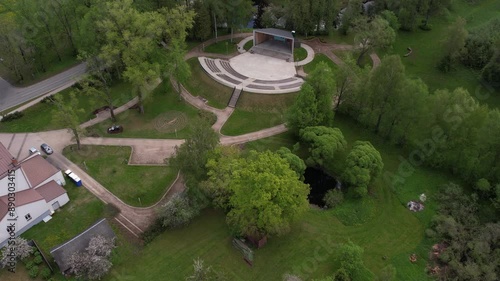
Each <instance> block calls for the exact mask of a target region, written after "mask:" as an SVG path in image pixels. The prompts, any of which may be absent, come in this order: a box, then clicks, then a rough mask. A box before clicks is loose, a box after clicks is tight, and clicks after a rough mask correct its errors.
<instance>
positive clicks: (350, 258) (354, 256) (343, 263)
mask: <svg viewBox="0 0 500 281" xmlns="http://www.w3.org/2000/svg"><path fill="white" fill-rule="evenodd" d="M363 252H364V250H363V248H361V247H360V246H358V245H356V244H354V243H353V242H352V241H350V240H349V241H348V242H347V243H345V244H341V245H340V247H339V253H340V267H341V268H343V269H345V271H346V272H347V273H348V274H349V277H350V278H351V279H352V280H357V279H358V276H359V274H360V272H361V271H362V270H363V269H365V266H364V264H363Z"/></svg>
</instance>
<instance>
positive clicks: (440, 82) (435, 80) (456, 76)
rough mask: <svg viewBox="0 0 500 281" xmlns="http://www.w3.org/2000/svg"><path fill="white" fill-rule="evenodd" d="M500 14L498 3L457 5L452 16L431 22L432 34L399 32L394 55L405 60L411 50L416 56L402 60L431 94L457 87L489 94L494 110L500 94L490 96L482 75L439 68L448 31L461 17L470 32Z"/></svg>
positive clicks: (458, 67)
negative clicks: (444, 71)
mask: <svg viewBox="0 0 500 281" xmlns="http://www.w3.org/2000/svg"><path fill="white" fill-rule="evenodd" d="M499 10H500V2H499V1H496V0H484V1H480V2H477V3H476V4H468V3H467V1H464V0H460V1H455V2H454V4H453V10H452V13H451V14H450V16H448V17H439V16H436V17H433V18H431V21H430V23H431V24H432V26H433V28H432V30H431V31H422V30H420V29H416V30H415V31H413V32H403V31H400V32H398V34H397V38H396V42H395V44H394V46H393V48H392V52H391V53H394V54H399V55H401V56H403V55H404V54H405V53H406V52H407V50H406V48H407V47H411V48H412V49H413V53H412V54H411V55H410V56H408V57H402V61H403V63H404V65H405V67H406V73H407V74H408V75H409V76H413V77H420V78H421V79H422V80H424V81H425V82H426V84H427V85H428V86H429V90H430V91H431V92H434V91H435V90H436V89H442V88H447V89H450V90H453V89H455V88H457V87H463V88H466V89H467V90H469V92H470V93H471V94H472V95H473V96H475V95H476V93H479V94H485V93H488V94H489V95H490V98H488V99H487V100H485V101H484V102H485V103H487V104H489V105H490V106H492V107H499V106H500V91H498V90H497V91H492V92H490V91H489V90H488V89H486V88H485V87H483V86H481V85H480V79H479V75H480V74H479V72H478V71H474V70H471V69H467V68H465V67H464V66H462V65H460V64H457V65H456V66H455V70H453V71H450V72H449V73H443V72H441V71H440V70H438V69H437V67H436V65H437V63H438V61H439V60H440V59H441V58H442V57H443V50H442V48H441V46H440V44H441V43H440V42H442V40H443V38H445V36H446V33H447V27H448V26H449V25H450V24H451V23H453V21H454V20H455V18H456V17H457V16H461V17H463V18H465V19H466V20H467V25H466V28H467V29H470V28H474V27H477V26H479V25H482V24H484V23H485V22H487V21H488V20H490V19H492V18H494V17H498V11H499Z"/></svg>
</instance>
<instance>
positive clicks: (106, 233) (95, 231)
mask: <svg viewBox="0 0 500 281" xmlns="http://www.w3.org/2000/svg"><path fill="white" fill-rule="evenodd" d="M97 235H101V236H103V237H105V238H107V239H114V238H115V237H116V235H115V233H114V232H113V229H111V226H110V225H109V223H108V221H107V220H106V219H101V220H99V221H98V222H96V223H95V224H93V225H92V226H91V227H89V228H87V229H86V230H85V231H83V232H82V233H80V234H78V235H77V236H75V237H73V238H71V239H70V240H68V241H66V242H64V243H63V244H61V245H59V246H56V247H54V248H52V249H51V250H50V254H51V255H52V257H54V260H55V262H56V263H57V265H58V266H59V269H60V270H61V273H62V274H67V273H68V272H69V271H70V269H71V267H70V266H69V264H68V261H69V259H70V257H71V255H73V253H75V252H84V251H85V249H86V248H87V247H88V246H89V242H90V239H92V238H93V237H95V236H97Z"/></svg>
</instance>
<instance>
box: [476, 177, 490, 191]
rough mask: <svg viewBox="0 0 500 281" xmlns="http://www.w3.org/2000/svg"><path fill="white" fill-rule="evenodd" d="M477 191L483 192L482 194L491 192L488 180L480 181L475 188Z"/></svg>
mask: <svg viewBox="0 0 500 281" xmlns="http://www.w3.org/2000/svg"><path fill="white" fill-rule="evenodd" d="M474 188H475V189H477V190H479V191H481V192H482V193H488V192H489V191H490V190H491V184H490V182H489V181H488V180H487V179H484V178H483V179H479V180H478V181H477V183H476V185H475V186H474Z"/></svg>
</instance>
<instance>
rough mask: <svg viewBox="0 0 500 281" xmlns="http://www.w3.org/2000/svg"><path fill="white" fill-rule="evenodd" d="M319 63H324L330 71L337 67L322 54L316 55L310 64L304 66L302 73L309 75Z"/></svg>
mask: <svg viewBox="0 0 500 281" xmlns="http://www.w3.org/2000/svg"><path fill="white" fill-rule="evenodd" d="M320 62H324V63H326V64H327V65H328V66H329V67H330V68H331V69H337V65H336V64H335V63H334V62H333V61H332V60H331V59H329V58H328V57H327V56H325V55H323V54H316V55H315V56H314V59H313V61H312V62H310V63H308V64H306V65H304V71H305V72H306V73H311V72H312V71H313V70H314V69H315V68H316V66H317V65H318V64H319V63H320Z"/></svg>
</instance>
